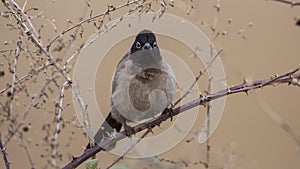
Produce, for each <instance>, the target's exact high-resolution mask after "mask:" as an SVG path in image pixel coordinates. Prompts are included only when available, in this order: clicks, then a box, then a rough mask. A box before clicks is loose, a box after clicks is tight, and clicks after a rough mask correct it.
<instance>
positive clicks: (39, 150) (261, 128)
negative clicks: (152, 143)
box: [0, 0, 300, 169]
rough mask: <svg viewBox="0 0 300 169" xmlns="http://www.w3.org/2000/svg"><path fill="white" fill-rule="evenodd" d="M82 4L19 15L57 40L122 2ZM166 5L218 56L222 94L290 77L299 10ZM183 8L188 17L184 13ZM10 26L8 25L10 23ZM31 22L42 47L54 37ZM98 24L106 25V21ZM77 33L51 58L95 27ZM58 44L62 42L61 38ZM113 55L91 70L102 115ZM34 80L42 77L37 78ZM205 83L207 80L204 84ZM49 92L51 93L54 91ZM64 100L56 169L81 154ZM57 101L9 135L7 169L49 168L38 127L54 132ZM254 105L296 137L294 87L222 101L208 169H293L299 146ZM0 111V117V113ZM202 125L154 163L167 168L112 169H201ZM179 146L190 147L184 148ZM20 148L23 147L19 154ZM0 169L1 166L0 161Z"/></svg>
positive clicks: (243, 4) (203, 2)
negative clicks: (266, 108)
mask: <svg viewBox="0 0 300 169" xmlns="http://www.w3.org/2000/svg"><path fill="white" fill-rule="evenodd" d="M17 3H18V4H19V5H20V6H23V4H24V1H17ZM89 3H90V7H86V2H85V1H52V2H44V1H28V2H27V6H26V7H25V9H29V8H31V7H38V8H39V10H38V11H31V12H32V13H29V14H32V15H33V14H35V15H36V14H37V13H39V12H42V11H43V12H42V13H41V14H42V15H43V16H46V17H47V19H48V20H49V21H54V20H55V27H56V29H57V31H58V32H60V31H62V30H63V29H65V28H67V27H68V26H70V25H72V24H73V23H77V22H78V19H79V18H80V17H82V15H83V14H84V17H83V18H88V16H89V15H90V11H91V10H92V11H93V13H92V15H94V14H97V13H100V12H102V11H104V10H106V8H107V4H114V5H118V4H122V3H124V2H123V1H121V2H119V1H118V2H115V1H114V2H110V1H103V2H102V1H101V2H98V1H91V2H89ZM154 3H156V2H154ZM157 3H158V2H157ZM174 4H175V7H173V8H172V7H168V8H167V11H166V12H168V13H170V14H174V15H177V16H180V17H182V18H185V19H187V20H189V21H190V22H192V23H193V24H194V25H196V26H197V27H198V28H200V29H201V30H202V31H204V32H205V33H206V35H207V36H208V37H209V39H210V40H211V41H212V43H213V44H214V45H215V47H216V48H217V49H220V48H222V49H224V52H223V53H222V56H221V60H222V62H223V65H224V68H225V73H226V76H227V84H228V85H229V86H232V85H235V84H239V83H242V82H243V80H244V79H247V80H258V79H264V78H269V77H271V76H274V75H276V74H283V73H285V72H288V71H289V70H292V69H295V68H296V67H297V66H299V64H300V56H299V44H300V27H299V26H296V25H295V23H296V20H297V19H300V10H299V9H300V6H294V7H290V6H289V5H287V4H283V3H278V2H273V1H262V0H248V1H239V0H227V1H221V2H220V11H219V12H218V13H217V12H216V8H215V7H214V6H215V5H216V4H217V1H209V0H200V1H196V2H190V1H175V2H174ZM191 5H192V6H193V9H191ZM157 6H159V4H156V8H158V7H157ZM154 8H155V6H154ZM0 9H1V11H3V12H4V11H6V8H5V7H4V6H3V4H1V6H0ZM127 10H128V9H122V10H119V11H117V12H114V13H112V14H111V19H112V20H113V19H116V18H118V17H119V16H121V15H123V14H124V12H126V11H127ZM11 20H13V18H12V17H11ZM32 20H33V24H36V25H38V26H40V25H42V24H43V23H44V24H45V26H44V28H43V29H42V31H41V32H40V34H41V37H42V40H43V41H44V42H45V44H47V42H48V41H49V39H52V38H53V37H54V36H55V35H56V34H57V33H58V32H55V31H54V29H53V27H52V26H51V24H50V23H49V22H46V21H45V18H44V19H43V18H33V19H32ZM67 20H70V21H72V23H71V22H67ZM106 22H108V20H107V19H106V20H105V23H106ZM7 23H9V20H8V19H5V18H3V17H1V18H0V25H1V27H0V32H1V41H0V43H1V44H0V45H1V46H0V47H1V50H3V49H14V48H15V47H16V46H14V45H4V43H5V42H6V41H11V40H18V33H16V31H11V30H9V28H8V27H7V25H5V24H7ZM213 25H215V32H212V30H211V27H212V26H213ZM178 29H180V28H178ZM83 30H84V31H83V34H82V38H80V37H79V36H78V37H77V39H76V40H75V42H74V43H73V44H72V45H71V46H70V48H69V50H66V51H64V50H62V51H61V52H59V53H57V54H55V56H56V57H62V59H66V58H67V56H70V55H71V54H72V53H73V52H74V51H76V49H77V48H78V46H79V45H81V44H82V43H84V42H85V41H86V40H87V39H88V38H89V37H90V36H91V35H92V34H93V32H94V31H95V27H94V26H93V24H92V23H91V24H86V25H84V26H83ZM217 32H220V35H219V36H217V37H216V33H217ZM225 32H226V33H225ZM222 33H224V34H226V35H223V34H222ZM65 36H66V37H68V35H65ZM66 39H67V38H66ZM160 39H161V42H160V45H161V46H166V48H168V49H172V47H174V46H172V45H173V44H168V43H166V42H167V41H164V39H163V38H162V37H161V38H159V39H158V41H159V40H160ZM132 40H133V39H128V40H126V41H124V44H123V46H121V47H120V48H122V49H123V50H126V49H129V46H130V45H131V42H132ZM125 42H126V43H125ZM127 42H128V43H127ZM28 44H30V43H28ZM30 45H32V44H30ZM175 47H176V46H175ZM113 49H114V48H113ZM113 49H112V51H110V52H111V53H113V55H116V56H118V57H115V58H112V60H111V62H110V64H107V70H106V71H107V73H106V72H105V73H104V72H103V71H104V70H99V77H97V80H98V81H96V84H101V85H103V87H102V86H101V87H99V88H98V89H96V93H97V98H99V101H98V102H99V103H100V104H99V105H100V107H101V110H103V112H107V111H108V110H109V107H108V105H109V97H110V90H111V89H110V83H111V79H112V73H113V70H114V67H115V64H116V62H117V61H118V59H119V58H120V57H121V56H122V55H123V54H124V51H122V50H119V51H113ZM183 54H184V53H183ZM182 57H183V58H184V57H186V56H182ZM185 59H186V58H185ZM190 59H192V58H190ZM12 60H13V57H11V58H10V59H9V61H7V59H5V58H4V57H3V56H1V58H0V63H1V67H0V70H3V71H5V72H6V71H7V70H8V62H11V61H12ZM18 62H19V63H20V64H18V76H20V77H21V76H22V75H24V74H26V72H27V71H28V70H29V69H30V66H29V64H24V63H28V60H26V57H25V55H23V56H22V57H20V58H19V61H18ZM73 64H74V63H73ZM197 64H199V65H196V66H195V67H192V69H193V72H194V73H196V72H197V71H199V70H200V69H201V68H203V66H202V64H201V63H200V62H199V63H197ZM105 68H106V67H105ZM102 69H103V67H102ZM45 74H47V72H46V73H45ZM40 76H44V75H43V74H41V75H40ZM11 79H12V76H11V74H9V73H8V72H6V74H5V76H3V77H0V89H2V88H4V87H5V86H6V84H10V83H11ZM43 79H44V78H39V77H38V78H37V79H36V81H37V82H36V83H33V82H32V83H28V84H26V85H29V86H28V92H29V93H30V94H33V93H35V92H36V91H37V90H38V89H39V88H40V86H41V84H42V82H43ZM103 79H104V80H103ZM205 79H206V80H207V78H205ZM52 87H53V88H55V85H52ZM55 90H56V91H57V92H59V90H58V89H55ZM200 90H202V91H203V90H205V87H203V88H200ZM71 94H72V92H71V91H70V90H68V91H67V92H66V94H65V98H64V104H65V108H64V111H63V119H64V122H63V124H64V128H63V129H62V131H61V133H60V134H59V147H58V151H59V153H60V154H62V158H61V159H60V158H57V159H58V160H57V162H58V165H59V166H63V165H65V164H67V163H68V162H69V161H70V159H71V157H72V156H77V155H79V154H80V153H82V152H83V150H84V146H85V145H86V143H87V142H88V139H87V138H86V137H85V136H84V134H83V130H82V129H80V128H79V127H76V126H78V125H79V123H78V121H76V115H75V113H74V109H73V106H72V95H71ZM58 95H59V94H58V93H53V94H52V95H49V100H50V103H48V104H45V107H47V110H50V111H46V110H45V111H43V110H41V109H39V110H34V111H32V112H30V113H29V115H28V117H27V119H26V122H25V126H29V131H28V132H21V133H22V135H23V137H24V139H21V140H20V139H18V138H17V136H19V135H20V134H17V136H16V137H15V138H13V139H12V140H11V141H10V142H8V144H7V145H6V148H7V153H8V158H9V161H10V162H11V168H30V163H29V160H28V156H26V151H27V152H28V153H30V154H31V158H32V161H33V163H34V164H35V167H36V168H49V167H50V168H51V166H50V165H48V167H45V166H47V163H48V160H51V157H49V156H47V155H45V154H48V153H49V152H50V151H51V149H50V148H49V145H47V144H45V145H44V143H45V142H44V141H43V138H44V137H45V136H46V135H47V132H46V131H48V130H46V129H45V127H44V128H43V124H45V122H49V121H51V122H49V124H50V125H52V126H50V127H49V126H48V127H49V128H50V129H49V133H48V135H50V136H52V135H53V133H54V128H55V127H54V125H55V120H54V119H55V114H54V112H56V109H55V107H51V106H53V103H55V101H57V100H58ZM18 97H19V98H18V101H16V102H17V103H18V105H15V108H14V110H15V111H14V112H15V113H16V114H18V113H20V114H21V113H22V112H23V110H24V107H26V106H24V105H26V104H28V102H29V101H30V98H29V97H27V96H26V95H21V94H20V96H18ZM258 98H260V99H262V100H264V102H265V103H266V104H268V105H269V106H270V107H271V108H272V109H273V110H274V112H276V113H277V114H278V115H279V116H280V117H281V118H282V119H284V120H285V121H286V122H287V123H288V124H289V125H290V126H291V127H292V128H293V129H294V130H296V131H297V133H298V134H300V121H299V119H300V114H299V113H300V111H299V101H300V89H299V87H295V86H288V85H279V86H275V87H266V88H263V89H258V90H255V91H251V92H250V94H249V96H247V95H245V94H244V93H243V94H236V95H232V96H229V97H227V100H226V107H225V112H224V114H223V118H222V121H221V123H220V124H219V126H218V128H217V130H216V132H215V133H214V134H213V136H212V137H211V138H210V140H209V144H210V147H211V150H210V151H209V154H210V157H209V159H210V160H209V165H210V167H209V168H243V169H247V168H258V169H281V168H291V169H292V168H299V167H300V161H299V159H300V147H299V146H300V145H297V143H296V142H295V140H294V139H293V138H291V137H290V136H289V134H288V133H287V132H286V131H285V130H283V128H282V127H281V126H280V125H278V124H277V123H276V122H274V121H273V120H272V119H271V118H270V117H269V116H268V115H267V114H266V113H265V112H264V111H263V109H262V106H261V102H260V100H259V99H258ZM6 100H7V95H6V93H5V94H2V95H1V99H0V101H1V103H5V101H6ZM100 100H101V101H100ZM17 103H16V104H17ZM200 110H201V111H203V112H204V111H205V109H204V108H200ZM2 111H3V110H2V109H1V113H4V111H3V112H2ZM203 114H204V113H203ZM20 116H22V114H21V115H20ZM204 117H205V116H204V115H200V116H198V118H199V119H198V120H197V124H195V126H194V128H193V130H192V131H191V134H188V136H187V137H186V138H185V140H184V141H182V142H181V143H180V144H179V145H178V146H176V147H175V148H173V149H172V150H170V151H168V152H166V153H164V154H162V155H160V156H159V157H158V158H159V159H166V160H173V162H171V163H170V162H166V161H165V160H162V161H161V162H159V160H157V158H156V159H142V160H141V159H140V160H137V159H125V160H123V161H121V162H120V163H119V164H118V166H123V167H132V168H142V167H145V168H146V167H148V168H158V167H161V168H163V167H165V168H168V167H169V168H175V167H177V168H185V167H187V168H205V167H204V166H203V165H201V164H198V163H197V162H199V161H206V155H207V151H206V144H199V143H197V136H196V135H195V134H194V133H195V132H197V131H198V130H199V126H201V125H202V124H203V118H204ZM1 119H4V116H1ZM201 119H202V120H201ZM1 123H2V124H0V131H1V135H2V138H1V139H2V140H3V138H4V137H5V134H6V133H7V131H8V127H9V123H8V122H5V120H4V121H1ZM46 128H47V127H46ZM22 140H23V141H22ZM186 140H191V141H190V142H186ZM22 142H23V143H22ZM24 143H25V144H24ZM22 145H27V146H26V147H27V149H26V148H24V146H22ZM50 154H51V153H50ZM97 157H98V159H99V160H100V162H99V163H100V164H99V167H101V168H105V167H107V166H108V165H109V164H110V163H111V162H112V161H113V160H115V159H117V158H118V157H117V156H114V155H111V154H109V153H100V154H99V155H98V156H97ZM185 164H188V166H185ZM0 168H4V163H3V160H2V159H1V160H0ZM79 168H84V166H83V165H82V166H80V167H79Z"/></svg>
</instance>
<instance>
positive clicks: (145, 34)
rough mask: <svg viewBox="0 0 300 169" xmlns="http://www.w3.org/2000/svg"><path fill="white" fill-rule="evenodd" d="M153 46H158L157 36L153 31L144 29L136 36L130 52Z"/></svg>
mask: <svg viewBox="0 0 300 169" xmlns="http://www.w3.org/2000/svg"><path fill="white" fill-rule="evenodd" d="M151 48H153V49H154V48H158V46H157V42H156V37H155V35H154V33H153V32H152V31H150V30H146V29H144V30H142V31H141V32H140V33H139V34H138V35H137V36H136V38H135V41H134V43H133V44H132V46H131V50H130V53H134V52H136V51H139V50H144V49H151Z"/></svg>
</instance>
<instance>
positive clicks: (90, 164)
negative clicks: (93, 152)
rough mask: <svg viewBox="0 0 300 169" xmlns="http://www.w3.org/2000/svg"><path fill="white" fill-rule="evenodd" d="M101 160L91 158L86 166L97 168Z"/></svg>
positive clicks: (92, 168) (87, 167)
mask: <svg viewBox="0 0 300 169" xmlns="http://www.w3.org/2000/svg"><path fill="white" fill-rule="evenodd" d="M98 162H99V160H98V159H92V160H89V161H88V162H87V163H86V164H85V168H86V169H95V168H96V167H97V165H98Z"/></svg>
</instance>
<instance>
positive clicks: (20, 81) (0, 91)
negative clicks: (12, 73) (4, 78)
mask: <svg viewBox="0 0 300 169" xmlns="http://www.w3.org/2000/svg"><path fill="white" fill-rule="evenodd" d="M51 65H53V63H48V64H46V65H44V66H41V67H39V68H37V69H36V70H31V71H30V72H29V73H28V74H26V75H24V76H22V77H21V78H20V79H19V80H16V81H15V83H14V85H16V84H19V83H22V82H25V81H26V80H29V79H30V78H32V77H34V76H37V75H38V73H40V72H41V71H43V70H44V69H46V68H47V67H49V66H51ZM12 86H13V84H10V85H9V86H7V87H6V88H4V89H2V90H0V94H2V93H4V92H5V91H6V90H8V89H10V88H11V87H12Z"/></svg>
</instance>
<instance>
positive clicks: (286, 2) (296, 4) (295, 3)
mask: <svg viewBox="0 0 300 169" xmlns="http://www.w3.org/2000/svg"><path fill="white" fill-rule="evenodd" d="M273 1H276V2H280V3H284V4H289V5H291V6H292V7H293V6H298V5H300V2H294V1H289V0H273Z"/></svg>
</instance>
